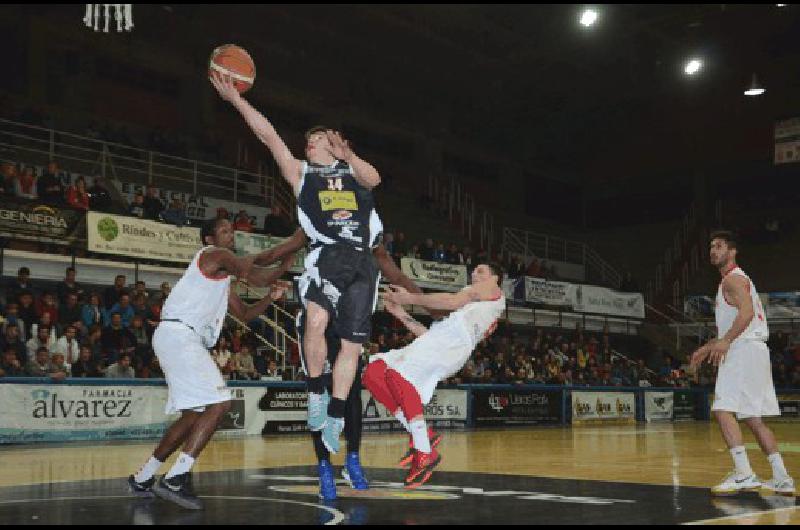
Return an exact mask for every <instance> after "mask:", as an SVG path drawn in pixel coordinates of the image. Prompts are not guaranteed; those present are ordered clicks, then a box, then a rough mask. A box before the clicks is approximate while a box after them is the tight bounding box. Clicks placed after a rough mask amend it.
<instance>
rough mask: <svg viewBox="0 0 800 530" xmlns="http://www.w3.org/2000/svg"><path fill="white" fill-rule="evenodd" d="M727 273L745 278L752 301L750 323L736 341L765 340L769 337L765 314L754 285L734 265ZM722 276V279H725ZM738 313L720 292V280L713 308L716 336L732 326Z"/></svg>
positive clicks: (723, 334)
mask: <svg viewBox="0 0 800 530" xmlns="http://www.w3.org/2000/svg"><path fill="white" fill-rule="evenodd" d="M728 274H734V275H736V276H741V277H743V278H745V279H747V282H748V283H749V289H748V290H749V291H750V298H751V299H752V301H753V312H754V316H753V320H752V321H750V325H749V326H747V329H745V330H744V332H743V333H742V334H741V335H739V337H737V339H736V341H734V342H738V341H745V340H755V341H761V342H766V341H767V339H768V338H769V328H768V327H767V316H766V314H765V313H764V306H763V305H762V304H761V299H760V298H759V297H758V292H757V291H756V286H755V284H753V280H751V279H750V277H749V276H747V274H745V273H744V271H743V270H742V269H740V268H739V267H736V268H734V269H731V270H730V271H729V272H728V273H727V274H726V275H725V277H727V276H728ZM725 277H723V280H724V279H725ZM738 314H739V310H738V309H737V308H735V307H733V306H732V305H730V304H729V303H728V301H727V300H726V299H725V295H724V293H723V292H722V282H720V284H719V289H718V290H717V302H716V309H715V316H716V321H717V337H720V338H722V337H724V336H725V334H726V333H728V331H730V329H731V327H732V326H733V321H734V320H736V316H737V315H738Z"/></svg>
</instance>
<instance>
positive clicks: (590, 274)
mask: <svg viewBox="0 0 800 530" xmlns="http://www.w3.org/2000/svg"><path fill="white" fill-rule="evenodd" d="M502 250H503V252H504V253H510V254H519V255H522V256H524V257H525V258H526V259H528V258H532V257H534V256H535V257H536V258H538V259H542V260H555V261H563V262H565V263H575V264H578V265H583V266H584V267H585V268H586V280H587V281H598V282H601V283H603V284H610V285H613V286H614V287H617V288H619V287H620V285H622V275H621V274H620V273H619V271H617V270H616V269H615V268H614V267H613V266H611V265H610V264H609V263H608V262H607V261H605V260H604V259H603V258H602V257H601V256H600V255H599V254H598V253H597V252H596V251H595V250H594V249H593V248H591V247H589V246H588V245H587V244H586V243H582V242H580V241H570V240H567V239H563V238H560V237H554V236H550V235H547V234H539V233H536V232H529V231H527V230H521V229H517V228H509V227H505V228H503V244H502Z"/></svg>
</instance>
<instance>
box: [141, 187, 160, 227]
mask: <svg viewBox="0 0 800 530" xmlns="http://www.w3.org/2000/svg"><path fill="white" fill-rule="evenodd" d="M163 211H164V203H163V202H161V199H159V198H158V197H157V191H156V188H154V187H152V186H148V187H147V196H146V197H145V198H144V218H145V219H150V220H151V221H158V220H159V219H160V217H161V212H163Z"/></svg>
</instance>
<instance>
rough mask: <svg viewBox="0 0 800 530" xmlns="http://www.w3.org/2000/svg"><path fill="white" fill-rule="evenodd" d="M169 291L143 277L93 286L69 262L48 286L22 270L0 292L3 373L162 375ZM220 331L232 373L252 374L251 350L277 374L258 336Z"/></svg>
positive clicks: (57, 376)
mask: <svg viewBox="0 0 800 530" xmlns="http://www.w3.org/2000/svg"><path fill="white" fill-rule="evenodd" d="M169 292H170V286H169V284H168V283H163V284H162V285H161V286H160V289H159V290H158V291H155V292H151V291H149V290H148V289H147V287H146V284H145V282H143V281H137V282H135V283H134V284H133V285H128V284H127V278H126V277H125V276H124V275H119V276H117V277H116V279H115V281H114V284H113V285H111V286H108V287H106V288H103V289H92V288H89V287H88V286H83V285H81V284H79V283H78V282H77V281H76V272H75V269H73V268H71V267H70V268H68V269H67V270H66V275H65V278H64V280H63V281H61V282H59V283H58V284H57V285H54V286H53V285H48V286H47V287H45V286H44V285H39V283H37V282H34V281H32V280H31V279H30V270H29V269H28V268H27V267H22V268H20V269H19V271H18V274H17V277H16V278H15V279H13V280H11V281H9V282H6V283H5V284H4V285H3V286H2V289H0V354H2V359H1V360H0V376H6V377H52V378H54V379H63V378H66V377H107V378H134V377H136V378H163V372H162V371H161V368H160V367H159V364H158V358H157V357H156V356H155V354H154V352H153V349H152V336H153V332H154V331H155V329H156V327H157V326H158V324H159V322H160V316H161V308H162V306H163V303H164V300H165V299H166V297H167V296H168V295H169ZM223 336H224V337H225V339H221V340H220V342H221V344H223V345H224V344H225V342H224V341H225V340H229V341H230V343H231V345H232V348H231V349H232V350H233V351H234V353H235V354H236V356H234V357H233V358H232V363H231V365H230V371H231V372H232V374H231V375H232V377H233V378H236V379H241V378H255V376H256V373H255V372H253V371H252V370H251V369H250V368H252V366H251V365H250V363H248V359H247V358H245V357H246V355H247V353H251V355H252V357H251V358H250V359H251V360H252V361H253V364H255V367H256V370H259V371H260V372H261V373H262V374H263V375H267V374H268V373H274V368H273V369H272V372H269V371H268V370H269V368H270V363H269V359H267V358H266V353H265V351H264V349H263V348H261V349H256V347H255V345H256V343H255V337H254V335H253V333H243V332H242V331H234V330H233V329H232V328H228V329H226V330H225V332H224V335H223ZM248 350H249V351H248ZM240 354H241V355H240ZM271 360H272V361H273V364H274V361H275V357H274V352H273V356H272V357H271ZM262 361H263V362H262ZM262 365H263V369H260V368H261V366H262ZM242 366H244V368H242ZM278 375H280V374H278Z"/></svg>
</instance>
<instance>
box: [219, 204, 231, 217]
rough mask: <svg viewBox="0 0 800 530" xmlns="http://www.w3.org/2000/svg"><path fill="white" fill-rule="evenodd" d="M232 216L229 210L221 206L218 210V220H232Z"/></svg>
mask: <svg viewBox="0 0 800 530" xmlns="http://www.w3.org/2000/svg"><path fill="white" fill-rule="evenodd" d="M230 218H231V214H230V213H228V210H226V209H225V208H223V207H222V206H220V207H219V208H217V219H228V220H230Z"/></svg>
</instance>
